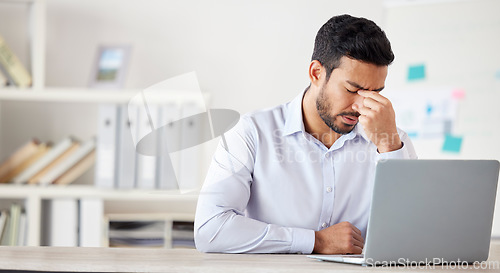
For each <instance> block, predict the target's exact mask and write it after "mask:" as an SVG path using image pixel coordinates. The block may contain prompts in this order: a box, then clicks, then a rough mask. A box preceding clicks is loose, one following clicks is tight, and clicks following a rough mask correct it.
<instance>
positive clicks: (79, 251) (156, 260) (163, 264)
mask: <svg viewBox="0 0 500 273" xmlns="http://www.w3.org/2000/svg"><path fill="white" fill-rule="evenodd" d="M489 261H495V262H497V261H498V262H500V241H493V242H492V245H491V250H490V258H489ZM496 265H497V266H498V263H496ZM469 266H470V267H471V268H472V265H469ZM0 269H1V270H40V271H83V272H125V271H126V272H204V273H207V272H238V273H245V272H270V271H272V272H332V271H335V272H356V271H361V270H363V271H366V272H386V271H393V272H399V271H415V269H411V268H381V267H377V268H373V267H361V266H359V265H349V264H339V263H328V262H320V261H316V260H313V259H310V258H307V257H306V255H281V254H280V255H278V254H267V255H266V254H204V253H200V252H198V251H196V250H184V249H125V248H76V247H0ZM445 270H446V268H441V267H440V266H436V270H432V271H434V272H443V271H445ZM461 270H463V269H461ZM425 271H428V270H425ZM499 271H500V268H498V267H496V268H491V269H476V270H472V272H499Z"/></svg>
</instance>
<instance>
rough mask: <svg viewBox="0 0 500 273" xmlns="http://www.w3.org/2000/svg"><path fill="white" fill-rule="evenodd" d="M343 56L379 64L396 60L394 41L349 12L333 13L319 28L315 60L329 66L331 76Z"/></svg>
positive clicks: (315, 45) (313, 56) (365, 20)
mask: <svg viewBox="0 0 500 273" xmlns="http://www.w3.org/2000/svg"><path fill="white" fill-rule="evenodd" d="M343 56H346V57H349V58H351V59H355V60H359V61H362V62H366V63H370V64H375V65H379V66H387V65H389V64H391V63H392V61H393V60H394V54H393V53H392V49H391V43H390V42H389V39H387V36H386V35H385V33H384V31H383V30H382V29H381V28H380V27H379V26H377V25H376V24H375V23H374V22H373V21H370V20H368V19H366V18H358V17H353V16H351V15H347V14H344V15H339V16H334V17H332V18H331V19H330V20H328V22H326V23H325V24H324V25H323V26H322V27H321V28H320V29H319V31H318V34H317V35H316V40H315V43H314V51H313V55H312V60H317V61H319V62H320V63H321V65H323V66H324V67H325V68H326V79H327V80H328V79H329V78H330V75H331V73H332V71H333V69H335V68H337V67H339V65H340V58H342V57H343Z"/></svg>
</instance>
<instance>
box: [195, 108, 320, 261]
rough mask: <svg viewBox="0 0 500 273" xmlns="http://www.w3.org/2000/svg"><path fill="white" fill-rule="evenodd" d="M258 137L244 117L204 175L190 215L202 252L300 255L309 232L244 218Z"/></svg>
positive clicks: (309, 246)
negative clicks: (191, 215) (194, 211)
mask: <svg viewBox="0 0 500 273" xmlns="http://www.w3.org/2000/svg"><path fill="white" fill-rule="evenodd" d="M257 138H258V136H257V133H256V129H255V125H254V124H253V122H252V121H251V120H250V118H248V117H242V118H241V120H240V122H238V124H237V125H236V126H235V127H234V128H232V129H231V130H229V131H228V132H227V133H225V134H224V136H223V138H222V139H221V141H220V143H219V145H218V147H217V150H216V152H215V155H214V157H213V159H212V162H211V165H210V168H209V170H208V174H207V177H206V179H205V183H204V184H203V188H202V190H201V193H200V196H199V199H198V205H197V208H196V216H195V235H194V236H195V244H196V248H197V249H198V250H199V251H202V252H225V253H304V254H309V253H311V252H312V250H313V247H314V236H315V234H314V231H313V230H307V229H302V228H294V227H283V226H278V225H274V224H272V223H264V222H261V221H258V220H255V219H251V218H249V217H246V216H245V209H246V206H247V204H248V201H249V199H250V194H251V186H252V173H253V167H254V160H255V150H256V145H258V139H257Z"/></svg>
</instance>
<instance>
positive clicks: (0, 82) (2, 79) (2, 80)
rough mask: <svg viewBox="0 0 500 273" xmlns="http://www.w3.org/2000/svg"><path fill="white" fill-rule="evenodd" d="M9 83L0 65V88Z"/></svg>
mask: <svg viewBox="0 0 500 273" xmlns="http://www.w3.org/2000/svg"><path fill="white" fill-rule="evenodd" d="M9 85H11V82H10V79H9V78H7V76H6V75H5V72H4V71H3V69H2V67H0V88H2V87H5V86H9Z"/></svg>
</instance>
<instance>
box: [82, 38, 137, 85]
mask: <svg viewBox="0 0 500 273" xmlns="http://www.w3.org/2000/svg"><path fill="white" fill-rule="evenodd" d="M130 52H131V46H130V45H100V46H99V47H98V49H97V54H96V58H95V62H94V66H93V69H92V73H91V80H90V87H92V88H110V89H115V88H116V89H118V88H122V87H123V85H124V83H125V74H126V70H127V67H128V62H129V59H130Z"/></svg>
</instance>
